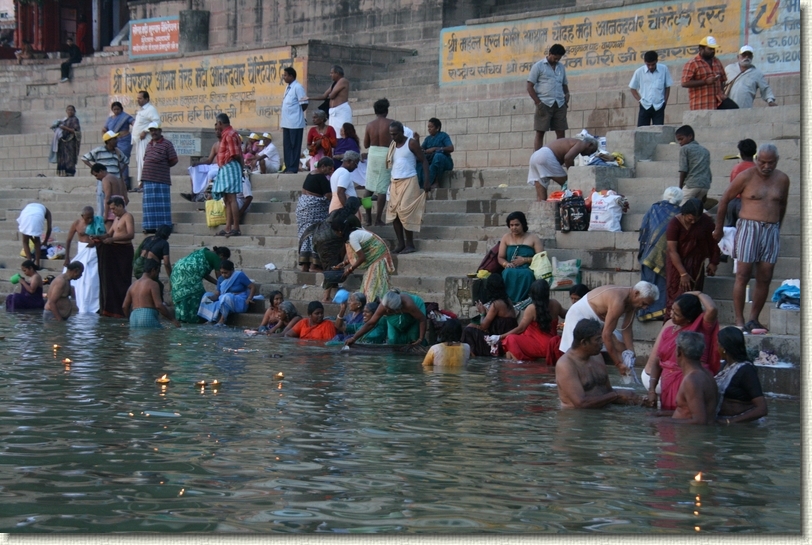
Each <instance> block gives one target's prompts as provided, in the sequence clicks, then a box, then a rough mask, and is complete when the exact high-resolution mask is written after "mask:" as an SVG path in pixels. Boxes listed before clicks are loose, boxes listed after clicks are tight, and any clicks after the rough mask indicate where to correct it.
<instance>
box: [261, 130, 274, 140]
mask: <svg viewBox="0 0 812 545" xmlns="http://www.w3.org/2000/svg"><path fill="white" fill-rule="evenodd" d="M262 137H263V138H265V139H267V140H268V142H273V136H271V133H269V132H264V133H262Z"/></svg>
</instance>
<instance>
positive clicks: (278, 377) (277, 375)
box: [273, 371, 285, 380]
mask: <svg viewBox="0 0 812 545" xmlns="http://www.w3.org/2000/svg"><path fill="white" fill-rule="evenodd" d="M273 378H274V379H276V380H282V379H283V378H285V373H282V372H281V371H280V372H279V373H277V374H275V375H274V376H273Z"/></svg>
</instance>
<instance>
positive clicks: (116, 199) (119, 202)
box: [107, 195, 125, 206]
mask: <svg viewBox="0 0 812 545" xmlns="http://www.w3.org/2000/svg"><path fill="white" fill-rule="evenodd" d="M107 204H115V205H116V206H125V205H124V199H123V198H122V197H119V196H118V195H113V196H112V197H110V200H108V201H107Z"/></svg>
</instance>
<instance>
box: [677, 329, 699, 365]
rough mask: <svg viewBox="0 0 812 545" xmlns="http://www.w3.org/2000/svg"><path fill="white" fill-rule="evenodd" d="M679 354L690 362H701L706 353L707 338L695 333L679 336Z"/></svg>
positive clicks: (682, 333)
mask: <svg viewBox="0 0 812 545" xmlns="http://www.w3.org/2000/svg"><path fill="white" fill-rule="evenodd" d="M677 352H682V355H683V356H685V357H686V358H688V359H689V360H693V361H699V360H700V359H701V358H702V354H703V353H704V352H705V337H704V336H703V335H702V333H696V332H695V331H683V332H681V333H680V334H679V335H677Z"/></svg>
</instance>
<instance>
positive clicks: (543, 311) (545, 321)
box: [530, 279, 553, 331]
mask: <svg viewBox="0 0 812 545" xmlns="http://www.w3.org/2000/svg"><path fill="white" fill-rule="evenodd" d="M530 300H531V301H533V306H534V307H536V323H537V324H538V326H539V329H540V330H541V331H549V330H550V325H551V324H552V323H553V317H552V316H551V315H550V284H548V283H547V281H546V280H543V279H542V280H536V281H535V282H533V283H532V284H530Z"/></svg>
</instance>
